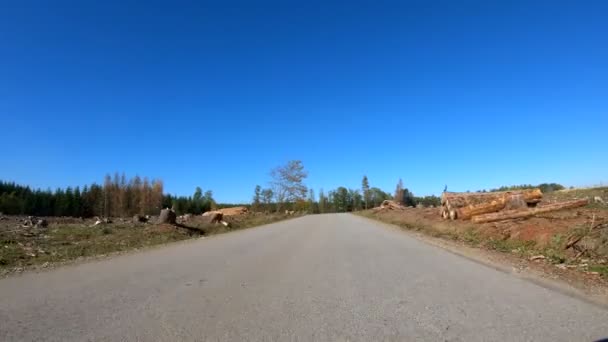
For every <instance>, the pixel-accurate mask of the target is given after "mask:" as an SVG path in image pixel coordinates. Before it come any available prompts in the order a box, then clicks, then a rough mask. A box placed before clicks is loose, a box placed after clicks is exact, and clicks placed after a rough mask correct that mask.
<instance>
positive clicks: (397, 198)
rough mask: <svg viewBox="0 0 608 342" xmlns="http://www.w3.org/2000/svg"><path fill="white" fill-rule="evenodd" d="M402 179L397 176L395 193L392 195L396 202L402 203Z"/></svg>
mask: <svg viewBox="0 0 608 342" xmlns="http://www.w3.org/2000/svg"><path fill="white" fill-rule="evenodd" d="M403 190H404V189H403V181H402V180H401V178H399V182H398V183H397V187H396V188H395V195H394V196H393V200H394V201H395V202H397V203H403Z"/></svg>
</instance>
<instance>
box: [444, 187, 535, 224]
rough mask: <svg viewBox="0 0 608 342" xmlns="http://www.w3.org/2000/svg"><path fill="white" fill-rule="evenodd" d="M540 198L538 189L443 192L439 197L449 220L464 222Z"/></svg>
mask: <svg viewBox="0 0 608 342" xmlns="http://www.w3.org/2000/svg"><path fill="white" fill-rule="evenodd" d="M542 196H543V194H542V192H541V191H540V190H539V189H530V190H521V191H502V192H484V193H454V192H444V193H443V194H442V195H441V202H442V206H443V207H444V208H445V211H447V212H448V213H449V215H448V216H449V217H450V219H452V220H454V219H457V218H459V219H464V220H466V219H469V218H471V217H473V216H475V215H480V214H486V213H492V212H496V211H500V210H502V209H504V208H505V206H507V205H510V204H515V202H517V201H522V200H523V201H524V202H525V203H528V204H532V203H538V202H539V201H540V199H541V198H542Z"/></svg>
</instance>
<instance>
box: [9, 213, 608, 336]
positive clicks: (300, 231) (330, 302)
mask: <svg viewBox="0 0 608 342" xmlns="http://www.w3.org/2000/svg"><path fill="white" fill-rule="evenodd" d="M602 337H608V310H605V309H603V308H600V307H597V306H594V305H591V304H588V303H586V302H583V301H580V300H578V299H575V298H572V297H568V296H566V295H563V294H561V293H558V292H555V291H552V290H549V289H546V288H543V287H540V286H538V285H536V284H533V283H530V282H527V281H525V280H522V279H520V278H517V277H514V276H512V275H509V274H506V273H502V272H499V271H496V270H494V269H492V268H489V267H485V266H483V265H480V264H478V263H475V262H472V261H470V260H468V259H465V258H462V257H459V256H456V255H454V254H451V253H449V252H447V251H445V250H442V249H440V248H437V247H433V246H429V245H427V244H425V243H423V242H421V241H418V240H416V239H414V238H412V237H411V236H409V235H408V234H407V233H404V232H401V231H398V230H395V229H390V228H387V227H386V226H384V225H382V224H376V223H373V222H371V221H368V220H366V219H363V218H359V217H356V216H353V215H346V214H333V215H316V216H307V217H302V218H297V219H293V220H290V221H286V222H281V223H276V224H273V225H269V226H265V227H260V228H255V229H249V230H244V231H239V232H234V233H229V234H224V235H219V236H215V237H211V238H207V239H200V240H195V241H189V242H186V243H177V244H174V245H170V246H166V247H162V248H158V249H152V250H148V251H145V252H141V253H134V254H130V255H125V256H120V257H115V258H110V259H107V260H103V261H97V262H91V263H85V264H80V265H74V266H67V267H63V268H59V269H56V270H52V271H48V272H43V273H38V274H36V273H30V274H24V275H22V276H18V277H12V278H7V279H3V280H0V340H1V341H34V340H36V341H42V340H44V341H87V340H90V341H202V340H214V341H217V340H222V341H223V340H231V341H243V340H248V341H251V340H280V341H286V340H304V341H307V340H320V341H341V340H350V341H356V340H361V341H377V340H399V341H404V340H409V341H413V340H426V341H440V340H441V341H444V340H447V341H501V340H502V341H593V340H595V339H599V338H602Z"/></svg>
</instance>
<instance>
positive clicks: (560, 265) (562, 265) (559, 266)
mask: <svg viewBox="0 0 608 342" xmlns="http://www.w3.org/2000/svg"><path fill="white" fill-rule="evenodd" d="M555 267H557V268H559V269H562V270H565V269H567V268H568V266H566V264H557V265H555Z"/></svg>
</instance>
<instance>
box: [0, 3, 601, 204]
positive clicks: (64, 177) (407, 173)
mask: <svg viewBox="0 0 608 342" xmlns="http://www.w3.org/2000/svg"><path fill="white" fill-rule="evenodd" d="M607 18H608V2H606V1H570V2H562V1H543V2H533V1H504V2H500V1H440V2H431V1H419V2H406V1H399V2H397V1H396V2H384V1H369V2H358V1H340V2H330V1H319V2H314V1H313V2H309V1H298V2H292V1H277V2H255V4H254V2H253V1H245V2H242V3H241V2H232V1H228V2H225V1H214V2H207V3H205V2H203V1H196V2H191V3H183V2H177V1H167V2H165V3H159V2H156V1H152V2H137V3H135V2H130V1H116V2H113V1H96V2H94V1H74V2H71V3H70V2H61V1H40V2H30V1H23V2H22V1H14V2H11V3H10V4H8V2H3V3H2V4H0V115H1V117H0V119H1V121H0V122H1V127H2V137H3V139H2V140H3V141H4V144H3V148H2V156H1V158H0V179H4V180H14V181H17V182H19V183H23V184H29V185H32V186H34V187H43V188H47V187H52V188H55V187H58V186H62V187H63V186H67V185H72V186H74V185H83V184H86V183H91V182H93V181H96V182H102V180H103V176H104V174H106V173H108V172H111V173H113V172H114V171H119V172H125V173H126V174H127V175H134V174H136V173H137V174H139V175H141V176H150V177H157V178H161V179H163V180H164V182H165V189H166V191H167V192H170V193H173V194H179V195H185V194H191V193H192V192H193V191H194V188H195V186H197V185H199V186H201V187H202V188H203V189H204V190H207V189H212V190H213V191H214V193H215V197H216V198H217V200H219V201H222V202H242V201H249V200H250V198H251V195H252V192H253V188H254V186H255V185H256V184H260V185H262V186H264V185H266V184H267V182H268V180H269V176H268V173H269V170H270V169H271V168H273V167H275V166H277V165H279V164H283V163H285V162H286V161H288V160H290V159H301V160H302V161H303V162H304V165H305V167H306V168H307V169H308V171H309V173H310V176H309V179H308V180H307V185H309V186H311V187H313V188H314V189H315V190H316V191H318V189H319V188H321V187H322V188H324V189H325V190H326V191H327V190H329V189H333V188H335V187H337V186H340V185H345V186H347V187H353V188H358V187H360V184H361V177H362V176H363V174H367V175H368V177H369V179H370V182H371V185H372V186H378V187H380V188H382V189H384V190H389V191H392V190H393V189H394V186H395V184H396V182H397V180H398V179H399V178H400V177H401V178H403V181H404V183H405V185H406V187H408V188H410V189H411V190H412V191H413V192H414V193H415V194H417V195H425V194H433V193H434V194H438V193H440V192H441V191H442V189H443V186H444V185H445V184H447V185H448V187H449V189H450V190H453V191H457V190H476V189H482V188H490V187H496V186H500V185H505V184H519V183H539V182H560V183H563V184H565V185H575V186H579V185H592V184H599V183H600V182H607V181H608V134H607V132H608V19H607Z"/></svg>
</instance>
